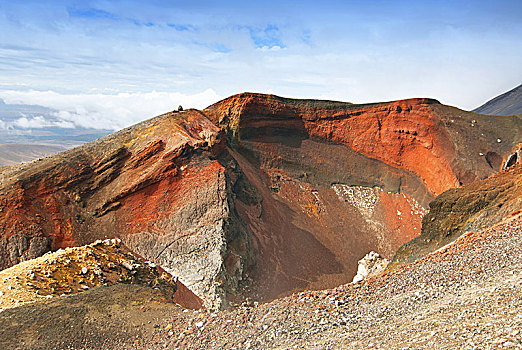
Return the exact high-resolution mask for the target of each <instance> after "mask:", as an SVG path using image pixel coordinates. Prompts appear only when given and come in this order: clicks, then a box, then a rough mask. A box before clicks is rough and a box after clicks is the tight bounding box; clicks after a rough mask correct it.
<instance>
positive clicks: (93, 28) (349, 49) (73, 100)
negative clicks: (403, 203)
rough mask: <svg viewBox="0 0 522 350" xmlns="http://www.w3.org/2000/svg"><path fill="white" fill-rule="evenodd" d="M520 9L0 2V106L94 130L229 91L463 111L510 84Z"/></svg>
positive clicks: (520, 49) (521, 45)
mask: <svg viewBox="0 0 522 350" xmlns="http://www.w3.org/2000/svg"><path fill="white" fill-rule="evenodd" d="M521 19H522V2H520V1H458V0H455V1H412V0H410V1H369V0H366V1H321V2H319V1H284V2H283V1H256V2H251V1H156V0H152V1H27V0H20V1H5V0H0V33H1V34H0V98H3V99H4V100H5V101H6V102H7V103H27V104H39V105H43V106H46V107H50V108H53V109H56V110H58V111H59V114H57V117H59V118H61V119H62V120H64V121H70V122H73V123H76V124H78V125H80V124H81V125H91V126H96V127H100V128H106V127H109V128H112V129H116V128H119V127H123V126H127V125H129V124H132V123H134V122H137V121H139V120H142V119H145V118H148V117H151V116H153V115H155V114H158V113H161V112H164V111H168V110H170V109H173V108H174V107H177V105H178V104H182V105H184V106H186V107H197V108H202V107H205V106H206V105H208V104H210V103H213V102H215V101H217V100H218V99H220V98H224V97H226V96H228V95H231V94H234V93H238V92H242V91H256V92H266V93H275V94H278V95H283V96H289V97H307V98H327V99H337V100H343V101H350V102H355V103H364V102H374V101H387V100H395V99H401V98H409V97H419V96H423V97H424V96H425V97H434V98H437V99H439V100H440V101H441V102H443V103H446V104H450V105H455V106H458V107H461V108H464V109H472V108H475V107H477V106H478V105H480V104H482V103H483V102H485V101H486V100H487V99H489V98H491V97H493V96H495V95H497V94H499V93H501V92H504V91H506V90H509V89H511V88H513V87H515V86H517V85H519V84H520V83H521V82H522V59H521V57H522V40H521V38H522V20H521Z"/></svg>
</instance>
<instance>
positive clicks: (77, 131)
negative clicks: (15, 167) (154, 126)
mask: <svg viewBox="0 0 522 350" xmlns="http://www.w3.org/2000/svg"><path fill="white" fill-rule="evenodd" d="M57 112H58V111H56V110H53V109H50V108H47V107H43V106H38V105H26V104H8V103H5V102H4V101H3V100H2V99H0V166H3V165H11V164H16V163H20V162H26V161H29V160H32V159H35V158H39V157H43V156H47V155H50V154H53V153H56V152H59V151H62V150H65V149H67V148H71V147H75V146H78V145H81V144H83V143H85V142H89V141H92V140H95V139H97V138H100V137H102V136H105V135H107V134H108V133H110V132H111V130H104V129H95V128H83V127H78V126H77V125H75V124H74V123H73V122H70V121H66V120H63V119H60V118H58V117H56V114H57Z"/></svg>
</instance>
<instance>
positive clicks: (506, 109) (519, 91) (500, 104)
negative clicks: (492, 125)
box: [473, 84, 522, 115]
mask: <svg viewBox="0 0 522 350" xmlns="http://www.w3.org/2000/svg"><path fill="white" fill-rule="evenodd" d="M473 112H476V113H481V114H490V115H514V114H522V84H521V85H519V86H517V87H516V88H514V89H513V90H509V91H508V92H505V93H503V94H502V95H499V96H497V97H495V98H494V99H492V100H489V101H488V102H486V103H484V104H483V105H482V106H480V107H478V108H477V109H474V110H473Z"/></svg>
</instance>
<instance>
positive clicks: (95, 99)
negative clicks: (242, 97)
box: [0, 89, 219, 130]
mask: <svg viewBox="0 0 522 350" xmlns="http://www.w3.org/2000/svg"><path fill="white" fill-rule="evenodd" d="M1 96H2V98H3V99H4V101H5V103H7V104H27V105H40V106H45V107H48V108H52V109H53V110H55V112H50V115H51V116H52V117H53V119H52V120H50V118H48V117H47V118H46V117H45V116H33V117H27V116H22V117H20V118H18V119H16V120H15V121H14V122H11V123H6V122H3V128H8V127H13V126H14V127H18V128H45V127H59V128H73V127H83V128H94V129H106V130H118V129H121V128H124V127H127V126H130V125H132V124H135V123H137V122H139V121H142V120H145V119H148V118H151V117H154V116H156V115H158V114H161V113H165V112H168V111H171V110H174V109H177V107H178V105H182V106H183V107H184V108H198V109H201V108H204V107H206V106H208V105H210V104H212V103H214V102H216V101H218V100H219V96H218V95H217V94H216V93H215V92H214V91H213V90H212V89H207V90H205V91H203V92H201V93H196V94H193V95H186V94H181V93H167V92H155V91H152V92H147V93H116V94H103V93H95V94H64V93H59V92H56V91H34V90H30V91H17V90H5V91H2V92H1ZM0 127H2V124H0Z"/></svg>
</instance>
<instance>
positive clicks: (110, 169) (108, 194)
mask: <svg viewBox="0 0 522 350" xmlns="http://www.w3.org/2000/svg"><path fill="white" fill-rule="evenodd" d="M220 135H221V134H220V131H219V129H218V128H216V127H215V126H214V125H212V123H211V122H210V121H209V120H208V119H206V118H205V117H204V116H203V115H202V114H201V113H200V112H197V111H185V112H183V113H170V114H165V115H162V116H159V117H156V118H153V119H151V120H149V121H146V122H144V123H141V124H138V125H136V126H134V127H131V128H128V129H125V130H122V131H120V132H117V133H115V134H112V135H110V136H107V137H104V138H102V139H99V140H97V141H95V142H92V143H89V144H86V145H84V146H81V147H78V148H75V149H71V150H69V151H66V152H62V153H59V154H57V155H55V156H52V157H49V158H45V159H42V160H37V161H33V162H30V163H25V164H22V165H20V166H13V167H9V168H5V169H4V170H3V171H2V173H1V174H0V181H1V185H2V186H1V187H2V190H1V193H0V202H1V203H2V212H1V215H0V224H1V227H0V230H1V231H0V232H1V241H0V265H1V266H2V267H4V268H5V267H8V266H11V265H13V264H16V263H17V262H19V261H22V260H27V259H30V258H34V257H37V256H39V255H41V254H43V253H45V252H46V251H48V250H56V249H59V248H64V247H68V246H74V245H83V244H87V243H91V242H93V241H95V240H96V239H105V238H107V237H113V236H115V235H116V236H119V237H121V239H122V240H123V241H124V242H125V243H126V245H127V246H128V247H129V248H130V249H132V250H133V251H134V252H136V253H138V254H140V255H142V256H144V257H146V258H147V259H149V260H152V261H154V262H155V263H156V264H158V265H161V266H162V267H164V268H165V269H167V270H168V271H170V272H172V274H173V275H174V276H179V278H180V280H181V281H182V282H183V283H184V284H185V285H186V286H187V287H189V288H190V289H191V290H192V291H194V292H195V293H196V294H198V295H205V296H206V299H205V303H206V305H207V306H208V307H219V305H220V303H221V300H222V299H223V297H224V293H225V289H227V288H228V290H233V289H234V288H235V287H237V283H238V279H241V274H242V271H241V269H242V264H243V263H244V260H245V259H244V254H245V249H246V248H245V247H246V246H247V245H248V242H247V241H246V238H245V240H244V241H242V239H243V238H241V237H236V236H235V235H236V234H237V235H239V234H241V233H242V231H240V230H238V229H237V228H236V226H235V225H236V221H237V220H236V221H234V220H232V219H231V217H232V216H233V215H234V212H233V208H231V207H230V206H229V201H228V199H227V198H228V196H229V195H230V194H229V193H228V192H227V191H228V190H229V188H228V187H227V179H226V171H225V169H224V168H223V167H222V166H221V165H220V164H219V162H218V161H217V160H215V155H214V154H213V152H215V153H219V152H220V151H221V150H222V148H223V144H222V143H221V141H222V139H221V138H220ZM234 239H236V241H237V242H236V245H235V246H234V247H233V248H231V249H229V247H230V246H229V245H227V244H228V243H230V241H233V240H234ZM234 249H235V250H234ZM229 257H230V258H229ZM227 259H228V260H227ZM230 259H234V264H231V265H230V266H228V270H227V271H225V270H226V269H225V261H229V260H230ZM202 277H204V278H202Z"/></svg>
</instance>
